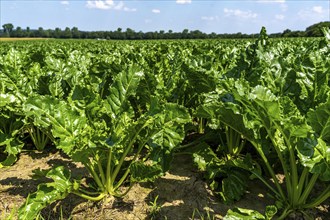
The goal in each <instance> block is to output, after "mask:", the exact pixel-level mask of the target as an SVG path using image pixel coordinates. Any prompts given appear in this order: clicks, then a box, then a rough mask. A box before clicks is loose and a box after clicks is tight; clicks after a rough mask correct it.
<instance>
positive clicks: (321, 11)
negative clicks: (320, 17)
mask: <svg viewBox="0 0 330 220" xmlns="http://www.w3.org/2000/svg"><path fill="white" fill-rule="evenodd" d="M312 10H313V12H316V13H318V14H322V13H323V8H322V6H314V7H313V9H312Z"/></svg>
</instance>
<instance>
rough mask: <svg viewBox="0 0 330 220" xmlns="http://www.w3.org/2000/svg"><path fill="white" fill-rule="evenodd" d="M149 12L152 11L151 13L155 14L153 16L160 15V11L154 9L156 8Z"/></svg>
mask: <svg viewBox="0 0 330 220" xmlns="http://www.w3.org/2000/svg"><path fill="white" fill-rule="evenodd" d="M151 11H152V13H155V14H159V13H160V10H159V9H156V8H154V9H152V10H151Z"/></svg>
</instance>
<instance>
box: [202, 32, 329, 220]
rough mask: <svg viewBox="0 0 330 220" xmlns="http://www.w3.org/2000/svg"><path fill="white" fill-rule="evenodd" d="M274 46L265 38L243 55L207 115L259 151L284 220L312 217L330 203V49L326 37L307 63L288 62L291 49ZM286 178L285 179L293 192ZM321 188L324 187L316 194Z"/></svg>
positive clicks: (306, 56) (304, 58)
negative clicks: (287, 51) (294, 215)
mask: <svg viewBox="0 0 330 220" xmlns="http://www.w3.org/2000/svg"><path fill="white" fill-rule="evenodd" d="M325 32H326V33H327V35H326V36H328V35H329V32H328V31H326V30H325ZM269 43H270V42H268V40H267V38H266V37H265V33H261V36H260V38H259V40H257V42H256V43H255V44H253V45H251V46H250V47H248V48H247V51H246V52H245V53H244V54H242V58H241V59H240V60H239V62H241V63H238V65H237V68H234V69H232V70H231V71H230V72H228V74H225V76H224V78H223V79H222V80H220V81H219V83H218V89H217V90H216V91H214V92H211V93H209V94H207V95H206V96H207V98H206V99H205V104H204V105H203V106H201V108H200V112H201V113H202V114H203V115H206V116H209V118H212V119H213V120H214V121H218V122H219V123H222V124H225V125H226V126H229V127H230V128H231V129H233V130H235V132H238V133H239V134H241V136H242V137H244V139H246V140H247V141H248V142H249V143H250V144H251V145H252V146H253V147H254V149H255V150H256V152H257V153H258V155H259V158H261V161H262V163H263V165H264V167H266V169H265V171H266V173H268V174H269V175H270V177H271V179H272V180H273V183H270V182H269V181H268V180H267V178H266V175H263V176H262V175H260V173H258V172H255V170H254V169H251V170H250V171H251V173H252V174H254V176H255V177H257V178H259V179H260V180H261V181H262V182H263V183H264V184H265V185H266V186H267V187H268V188H269V189H270V190H271V192H272V193H273V195H274V196H275V198H276V200H277V203H276V206H277V208H278V209H280V210H281V212H280V213H281V214H280V215H279V216H278V219H284V218H285V217H287V216H288V215H289V214H290V213H292V212H296V211H298V212H302V213H304V214H306V213H305V212H304V210H305V209H309V208H313V207H316V206H318V205H319V204H321V203H322V202H324V201H325V200H326V199H328V198H329V197H330V186H329V181H330V154H329V153H330V151H329V149H330V145H329V144H330V142H329V128H330V127H329V122H330V121H329V118H330V88H329V76H328V75H329V72H328V71H329V67H330V62H329V59H328V58H329V53H330V50H329V39H327V38H325V39H324V40H323V41H321V42H319V43H318V44H315V45H309V48H307V49H305V50H306V51H304V53H303V54H301V55H300V56H297V57H293V56H290V55H288V56H283V57H284V58H283V57H282V56H278V54H281V53H282V55H284V54H283V51H280V50H281V49H283V48H281V47H278V49H275V48H274V47H271V46H270V45H268V44H269ZM284 53H285V52H284ZM325 57H327V58H326V59H324V58H325ZM285 59H287V60H285ZM288 59H291V60H290V62H288ZM283 63H285V66H284V65H283ZM288 63H290V64H288ZM296 64H299V65H297V66H296ZM302 76H303V77H302ZM311 99H312V100H311ZM302 103H304V104H302ZM273 158H276V160H275V161H274V160H273ZM274 162H275V163H278V164H277V165H276V166H274ZM238 167H240V168H244V169H246V168H248V167H244V166H240V165H238ZM279 167H281V168H280V169H279ZM247 170H249V169H247ZM278 172H280V173H283V174H284V175H285V179H284V183H285V188H283V187H282V185H281V184H280V182H279V179H278V178H277V176H276V174H277V173H278ZM320 181H321V182H320ZM322 181H325V183H324V184H322ZM317 182H319V184H320V185H321V186H322V185H323V188H322V190H320V191H319V192H318V194H315V192H314V193H312V191H313V189H314V188H315V185H316V183H317ZM271 212H272V213H274V210H273V208H272V209H271ZM246 213H248V212H246ZM251 213H253V212H251ZM230 215H231V216H232V217H234V216H235V215H236V217H238V216H240V214H239V213H236V214H235V212H233V213H231V214H230ZM306 215H307V214H306ZM261 219H262V218H261Z"/></svg>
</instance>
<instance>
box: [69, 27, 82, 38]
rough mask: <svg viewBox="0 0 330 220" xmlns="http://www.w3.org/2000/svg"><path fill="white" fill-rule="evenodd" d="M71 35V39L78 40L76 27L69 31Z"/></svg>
mask: <svg viewBox="0 0 330 220" xmlns="http://www.w3.org/2000/svg"><path fill="white" fill-rule="evenodd" d="M71 34H72V37H73V38H80V32H79V30H78V28H77V27H73V28H72V29H71Z"/></svg>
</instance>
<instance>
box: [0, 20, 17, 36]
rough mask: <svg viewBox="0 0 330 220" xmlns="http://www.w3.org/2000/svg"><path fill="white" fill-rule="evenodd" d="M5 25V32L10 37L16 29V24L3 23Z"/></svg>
mask: <svg viewBox="0 0 330 220" xmlns="http://www.w3.org/2000/svg"><path fill="white" fill-rule="evenodd" d="M2 27H3V32H4V33H5V34H6V35H7V36H8V37H10V34H11V32H12V31H13V29H14V25H13V24H12V23H7V24H4V25H2Z"/></svg>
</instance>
